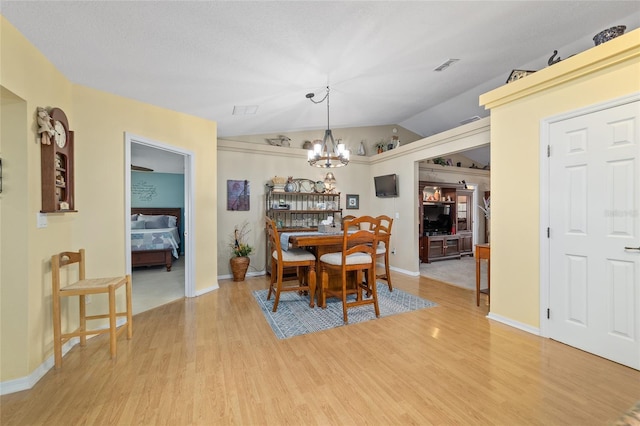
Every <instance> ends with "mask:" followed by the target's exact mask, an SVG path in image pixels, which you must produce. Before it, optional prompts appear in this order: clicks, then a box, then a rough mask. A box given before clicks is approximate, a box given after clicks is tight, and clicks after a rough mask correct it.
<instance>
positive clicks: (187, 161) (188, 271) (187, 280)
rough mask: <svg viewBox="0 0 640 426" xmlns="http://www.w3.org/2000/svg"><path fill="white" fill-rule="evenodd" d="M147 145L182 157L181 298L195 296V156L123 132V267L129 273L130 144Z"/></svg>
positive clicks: (186, 151)
mask: <svg viewBox="0 0 640 426" xmlns="http://www.w3.org/2000/svg"><path fill="white" fill-rule="evenodd" d="M132 143H136V144H140V145H146V146H149V147H151V148H155V149H160V150H163V151H168V152H171V153H174V154H179V155H182V156H183V158H184V235H183V241H184V262H185V265H184V293H185V294H184V295H185V297H195V296H196V292H195V283H194V280H193V277H194V270H195V255H194V254H195V253H194V241H193V238H191V236H192V235H195V232H194V231H195V224H194V221H193V183H194V182H195V177H194V153H193V151H190V150H188V149H184V148H180V147H176V146H172V145H167V144H164V143H161V142H158V141H155V140H151V139H148V138H145V137H142V136H138V135H134V134H132V133H129V132H125V137H124V145H125V146H124V156H125V160H124V166H125V173H124V198H125V199H124V219H125V230H124V231H125V252H126V255H125V259H126V260H125V265H126V271H127V274H131V144H132Z"/></svg>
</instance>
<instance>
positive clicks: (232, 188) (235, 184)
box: [227, 180, 251, 211]
mask: <svg viewBox="0 0 640 426" xmlns="http://www.w3.org/2000/svg"><path fill="white" fill-rule="evenodd" d="M250 195H251V194H250V191H249V181H248V180H228V181H227V210H233V211H249V198H250V197H249V196H250Z"/></svg>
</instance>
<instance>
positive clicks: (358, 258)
mask: <svg viewBox="0 0 640 426" xmlns="http://www.w3.org/2000/svg"><path fill="white" fill-rule="evenodd" d="M346 260H347V265H361V264H368V263H371V256H370V255H369V253H353V254H350V255H349V256H347V259H346ZM320 261H321V262H324V263H328V264H329V265H342V253H341V252H338V253H327V254H323V255H322V256H321V257H320Z"/></svg>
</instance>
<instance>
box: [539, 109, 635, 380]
mask: <svg viewBox="0 0 640 426" xmlns="http://www.w3.org/2000/svg"><path fill="white" fill-rule="evenodd" d="M639 122H640V103H639V102H632V103H628V104H624V105H620V106H616V107H613V108H609V109H605V110H601V111H597V112H592V113H588V114H585V115H581V116H578V117H574V118H569V119H566V120H563V121H559V122H557V123H552V124H551V125H550V127H549V140H550V152H551V155H550V158H549V188H548V189H549V212H550V217H549V225H550V240H549V273H550V277H549V309H550V318H549V336H550V337H551V338H553V339H556V340H559V341H562V342H564V343H567V344H569V345H572V346H575V347H578V348H580V349H584V350H586V351H588V352H592V353H594V354H597V355H600V356H603V357H605V358H608V359H611V360H613V361H616V362H619V363H622V364H625V365H628V366H630V367H633V368H636V369H640V251H634V250H625V247H636V246H638V245H640V211H639V210H640V167H639V161H640V140H639V139H640V128H639Z"/></svg>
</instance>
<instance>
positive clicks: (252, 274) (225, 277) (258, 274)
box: [218, 271, 267, 280]
mask: <svg viewBox="0 0 640 426" xmlns="http://www.w3.org/2000/svg"><path fill="white" fill-rule="evenodd" d="M266 274H267V271H256V272H247V275H246V276H247V277H261V276H262V275H266ZM232 278H233V275H232V274H227V275H218V279H219V280H230V279H232Z"/></svg>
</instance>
